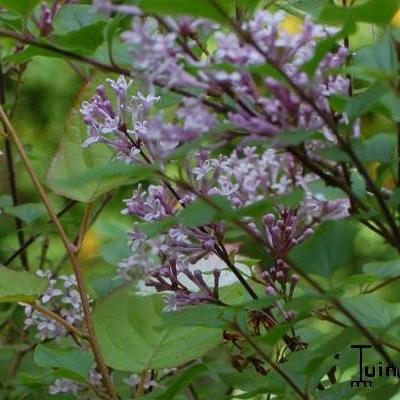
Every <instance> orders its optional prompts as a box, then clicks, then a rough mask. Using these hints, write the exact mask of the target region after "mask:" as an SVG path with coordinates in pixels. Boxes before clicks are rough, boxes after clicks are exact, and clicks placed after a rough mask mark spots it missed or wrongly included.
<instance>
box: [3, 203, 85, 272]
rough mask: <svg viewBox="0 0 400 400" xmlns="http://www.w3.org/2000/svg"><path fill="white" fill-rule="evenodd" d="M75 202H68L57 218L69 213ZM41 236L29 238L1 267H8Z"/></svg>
mask: <svg viewBox="0 0 400 400" xmlns="http://www.w3.org/2000/svg"><path fill="white" fill-rule="evenodd" d="M75 204H77V202H76V201H75V200H72V201H70V202H69V203H68V204H67V205H66V206H65V207H64V208H63V209H62V210H61V211H59V212H58V213H57V217H58V218H60V217H62V216H63V215H64V214H65V213H66V212H67V211H69V210H70V209H71V208H72V207H74V206H75ZM51 222H52V221H51V220H49V221H48V223H51ZM40 236H41V235H40V234H39V233H38V234H36V235H32V236H30V237H29V238H28V239H27V240H26V241H25V242H24V243H23V244H22V246H21V247H20V248H19V249H17V250H16V251H15V252H14V253H13V254H11V256H10V257H8V258H7V260H5V261H4V262H3V263H2V264H3V265H9V264H11V262H12V261H13V260H15V259H16V258H17V257H18V256H19V255H20V254H21V252H23V251H24V250H25V249H27V248H28V247H29V246H30V245H32V244H33V243H35V241H36V240H37V239H38V238H39V237H40Z"/></svg>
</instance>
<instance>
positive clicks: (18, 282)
mask: <svg viewBox="0 0 400 400" xmlns="http://www.w3.org/2000/svg"><path fill="white" fill-rule="evenodd" d="M47 285H48V282H47V280H45V279H41V278H39V277H38V276H36V275H33V274H31V273H29V272H26V271H14V270H11V269H8V268H6V267H3V266H0V303H6V302H14V301H34V300H35V299H36V298H37V297H39V296H40V295H41V294H42V293H43V292H44V290H45V289H46V288H47Z"/></svg>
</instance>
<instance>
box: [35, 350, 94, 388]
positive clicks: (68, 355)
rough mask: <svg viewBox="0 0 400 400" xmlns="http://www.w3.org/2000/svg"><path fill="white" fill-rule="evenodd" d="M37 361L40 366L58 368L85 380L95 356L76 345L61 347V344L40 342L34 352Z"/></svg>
mask: <svg viewBox="0 0 400 400" xmlns="http://www.w3.org/2000/svg"><path fill="white" fill-rule="evenodd" d="M34 360H35V363H36V364H37V365H38V366H39V367H46V368H57V369H61V370H63V371H67V372H69V373H70V374H72V375H70V376H73V377H76V378H77V379H80V380H81V381H83V382H85V381H86V379H87V377H88V374H89V370H90V369H91V368H92V367H93V363H94V358H93V355H92V353H91V352H90V351H85V350H81V349H77V348H74V347H70V348H60V346H59V345H50V344H39V345H38V346H36V348H35V352H34Z"/></svg>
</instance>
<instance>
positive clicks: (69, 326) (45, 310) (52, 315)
mask: <svg viewBox="0 0 400 400" xmlns="http://www.w3.org/2000/svg"><path fill="white" fill-rule="evenodd" d="M21 304H25V305H29V306H31V307H32V308H34V309H35V310H36V311H39V312H40V313H41V314H43V315H45V316H46V317H49V318H50V319H52V320H54V321H56V322H57V323H59V324H60V325H62V326H63V327H64V328H65V329H66V330H67V331H68V332H70V333H71V334H72V335H74V336H76V337H79V338H82V339H85V340H89V338H88V336H87V335H86V334H85V333H83V332H81V331H80V330H79V329H78V328H76V327H75V326H74V325H72V324H70V323H69V322H68V321H67V320H65V319H64V318H62V317H61V316H60V315H58V314H57V313H55V312H54V311H51V310H50V309H48V308H46V307H43V306H42V305H41V304H39V303H35V302H23V303H21Z"/></svg>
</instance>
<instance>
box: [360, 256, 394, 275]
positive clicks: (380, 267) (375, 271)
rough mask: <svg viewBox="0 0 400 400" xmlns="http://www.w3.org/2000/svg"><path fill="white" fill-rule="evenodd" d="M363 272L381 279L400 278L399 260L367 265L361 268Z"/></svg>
mask: <svg viewBox="0 0 400 400" xmlns="http://www.w3.org/2000/svg"><path fill="white" fill-rule="evenodd" d="M363 271H364V272H365V273H366V274H370V275H375V276H378V277H381V278H392V277H395V276H400V259H395V260H390V261H379V262H372V263H368V264H365V265H364V266H363Z"/></svg>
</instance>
